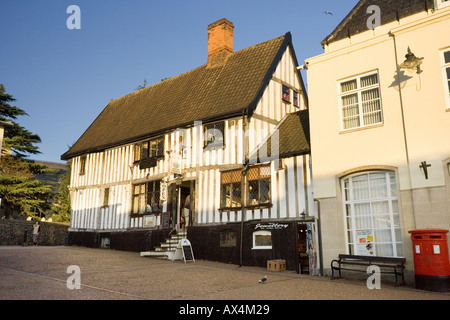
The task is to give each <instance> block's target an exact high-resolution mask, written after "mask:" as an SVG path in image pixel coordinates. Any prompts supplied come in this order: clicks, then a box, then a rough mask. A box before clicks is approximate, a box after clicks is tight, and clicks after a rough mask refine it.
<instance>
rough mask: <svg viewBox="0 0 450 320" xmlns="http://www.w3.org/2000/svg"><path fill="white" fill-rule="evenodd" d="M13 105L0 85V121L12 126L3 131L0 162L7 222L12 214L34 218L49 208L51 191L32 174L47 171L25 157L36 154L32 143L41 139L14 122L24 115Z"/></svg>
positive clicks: (0, 185) (0, 197)
mask: <svg viewBox="0 0 450 320" xmlns="http://www.w3.org/2000/svg"><path fill="white" fill-rule="evenodd" d="M13 101H15V99H14V98H13V96H11V95H10V94H8V93H6V92H5V87H4V86H3V84H0V120H3V121H9V122H11V123H12V127H8V128H6V130H5V137H4V140H3V147H2V157H1V158H0V168H1V171H0V199H1V200H2V202H1V205H2V207H3V208H4V209H5V212H6V217H7V218H10V217H11V216H12V213H13V212H14V211H17V212H19V213H20V214H26V215H29V216H37V215H38V214H39V215H41V214H42V213H43V212H44V211H45V210H47V209H48V208H49V202H48V200H49V199H50V197H51V188H50V187H49V186H46V185H44V184H43V183H42V182H40V181H38V180H36V179H35V178H34V175H35V174H38V173H42V172H45V171H46V170H47V168H46V167H45V166H43V165H39V164H36V163H34V162H31V161H28V160H27V159H26V157H27V156H28V155H29V154H38V153H40V152H39V149H38V147H37V146H36V143H39V142H41V139H40V137H39V136H38V135H37V134H33V133H31V132H30V131H28V130H27V129H25V128H24V127H22V126H21V125H19V124H18V123H17V122H16V121H15V120H16V119H17V117H18V116H24V115H27V113H26V112H25V111H24V110H22V109H20V108H18V107H16V106H11V105H10V103H11V102H13Z"/></svg>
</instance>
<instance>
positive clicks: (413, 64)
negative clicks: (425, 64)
mask: <svg viewBox="0 0 450 320" xmlns="http://www.w3.org/2000/svg"><path fill="white" fill-rule="evenodd" d="M405 58H406V60H405V61H404V62H403V63H402V64H401V65H400V68H402V69H408V70H414V69H416V70H417V74H421V73H422V72H423V71H422V70H421V69H420V65H421V64H422V60H423V59H424V58H417V57H416V55H415V54H414V53H412V52H411V49H410V48H409V47H408V53H407V54H406V55H405Z"/></svg>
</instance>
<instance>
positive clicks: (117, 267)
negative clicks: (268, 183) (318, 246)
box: [0, 246, 450, 312]
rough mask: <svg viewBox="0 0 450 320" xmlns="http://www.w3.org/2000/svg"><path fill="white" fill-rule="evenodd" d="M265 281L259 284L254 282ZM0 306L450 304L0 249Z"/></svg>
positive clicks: (410, 292) (202, 268) (305, 280)
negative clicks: (16, 302)
mask: <svg viewBox="0 0 450 320" xmlns="http://www.w3.org/2000/svg"><path fill="white" fill-rule="evenodd" d="M265 275H266V276H267V278H268V280H267V282H266V283H264V284H260V283H258V280H259V279H261V278H262V277H263V276H265ZM367 276H368V275H367ZM77 285H79V286H78V288H79V289H78V288H77ZM0 300H97V301H98V300H156V301H178V302H179V303H178V304H177V306H180V305H183V304H180V303H184V302H183V301H191V305H192V303H193V302H192V301H197V304H198V303H199V301H240V303H245V304H248V303H253V304H255V303H258V304H261V303H264V301H283V300H289V301H293V300H294V301H300V300H367V301H373V300H450V293H449V294H447V293H435V292H428V291H421V290H416V289H414V288H412V287H410V286H400V287H397V288H396V287H394V285H393V281H391V279H388V280H387V281H382V284H381V288H380V289H373V290H370V289H368V288H367V286H366V281H364V280H361V279H358V280H355V279H353V280H348V279H336V280H331V279H330V278H329V277H319V276H309V275H301V274H297V273H295V272H292V271H282V272H270V271H267V270H266V269H265V268H259V267H239V266H236V265H232V264H224V263H219V262H212V261H204V260H195V262H188V263H185V262H184V261H170V260H162V259H158V258H149V257H141V256H140V255H139V253H136V252H124V251H115V250H109V249H92V248H83V247H67V246H62V247H39V246H38V247H20V246H0ZM177 308H178V307H177ZM248 310H250V311H253V312H255V310H254V309H253V310H252V309H248ZM248 310H247V311H248ZM175 311H177V312H179V311H180V309H176V310H175ZM175 311H174V312H175ZM185 311H187V309H186V310H185ZM193 311H199V310H194V309H193ZM200 311H202V310H200ZM230 311H231V309H230ZM235 311H237V310H235ZM244 311H245V310H244Z"/></svg>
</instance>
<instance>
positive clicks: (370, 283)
mask: <svg viewBox="0 0 450 320" xmlns="http://www.w3.org/2000/svg"><path fill="white" fill-rule="evenodd" d="M367 273H369V274H370V276H369V278H368V279H367V282H366V285H367V288H368V289H369V290H373V289H377V290H379V289H381V269H380V267H379V266H376V265H372V266H369V267H368V268H367Z"/></svg>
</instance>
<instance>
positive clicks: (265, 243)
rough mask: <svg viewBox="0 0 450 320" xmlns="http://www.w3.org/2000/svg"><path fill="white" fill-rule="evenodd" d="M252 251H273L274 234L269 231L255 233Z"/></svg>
mask: <svg viewBox="0 0 450 320" xmlns="http://www.w3.org/2000/svg"><path fill="white" fill-rule="evenodd" d="M252 249H272V232H270V231H267V230H263V231H255V232H253V248H252Z"/></svg>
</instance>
